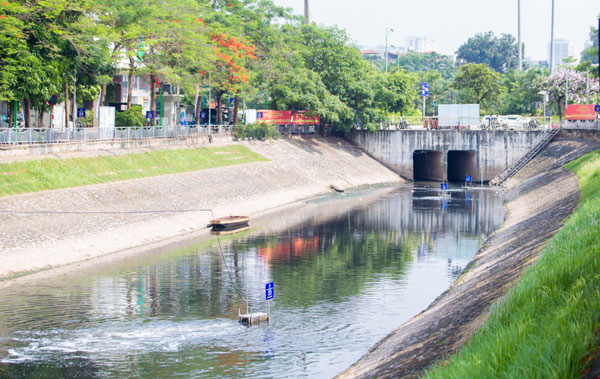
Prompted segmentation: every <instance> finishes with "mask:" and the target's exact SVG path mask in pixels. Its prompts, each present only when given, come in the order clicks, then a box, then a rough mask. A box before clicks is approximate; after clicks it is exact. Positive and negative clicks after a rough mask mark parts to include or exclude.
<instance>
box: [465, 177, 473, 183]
mask: <svg viewBox="0 0 600 379" xmlns="http://www.w3.org/2000/svg"><path fill="white" fill-rule="evenodd" d="M465 182H467V183H471V182H473V177H472V176H471V175H467V178H466V179H465Z"/></svg>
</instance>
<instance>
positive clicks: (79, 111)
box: [77, 108, 85, 118]
mask: <svg viewBox="0 0 600 379" xmlns="http://www.w3.org/2000/svg"><path fill="white" fill-rule="evenodd" d="M77 117H78V118H84V117H85V108H77Z"/></svg>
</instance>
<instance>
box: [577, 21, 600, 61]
mask: <svg viewBox="0 0 600 379" xmlns="http://www.w3.org/2000/svg"><path fill="white" fill-rule="evenodd" d="M590 42H591V46H590V47H588V48H587V49H585V50H583V51H582V52H581V63H584V62H591V63H593V64H598V28H597V27H594V26H592V27H590Z"/></svg>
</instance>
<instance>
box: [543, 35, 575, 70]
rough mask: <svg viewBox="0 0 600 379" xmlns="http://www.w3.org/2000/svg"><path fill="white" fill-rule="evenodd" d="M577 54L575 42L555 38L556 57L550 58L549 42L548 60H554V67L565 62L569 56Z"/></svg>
mask: <svg viewBox="0 0 600 379" xmlns="http://www.w3.org/2000/svg"><path fill="white" fill-rule="evenodd" d="M573 56H575V44H574V43H573V42H569V41H567V40H566V39H555V40H554V57H552V58H553V59H550V43H548V61H549V62H550V61H551V62H552V69H555V68H556V66H560V65H562V64H563V61H564V60H565V59H566V58H568V57H573Z"/></svg>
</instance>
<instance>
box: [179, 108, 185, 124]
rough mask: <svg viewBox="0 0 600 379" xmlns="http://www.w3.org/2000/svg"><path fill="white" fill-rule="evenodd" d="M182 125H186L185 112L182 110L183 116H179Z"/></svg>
mask: <svg viewBox="0 0 600 379" xmlns="http://www.w3.org/2000/svg"><path fill="white" fill-rule="evenodd" d="M179 119H180V121H179V122H180V123H181V125H185V112H184V111H181V117H179Z"/></svg>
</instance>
